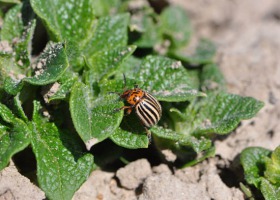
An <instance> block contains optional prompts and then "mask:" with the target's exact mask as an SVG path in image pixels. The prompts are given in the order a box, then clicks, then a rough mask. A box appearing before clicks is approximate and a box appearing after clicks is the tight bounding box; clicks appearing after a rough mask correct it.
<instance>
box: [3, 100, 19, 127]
mask: <svg viewBox="0 0 280 200" xmlns="http://www.w3.org/2000/svg"><path fill="white" fill-rule="evenodd" d="M0 117H1V118H2V119H3V120H4V121H5V122H7V123H13V122H14V121H15V119H16V117H15V116H14V114H13V113H12V111H11V110H10V109H9V108H8V107H7V106H5V105H4V104H1V103H0Z"/></svg>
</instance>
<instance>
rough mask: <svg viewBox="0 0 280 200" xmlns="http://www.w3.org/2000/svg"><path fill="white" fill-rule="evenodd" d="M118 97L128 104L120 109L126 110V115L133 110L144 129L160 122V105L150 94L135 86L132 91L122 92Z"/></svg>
mask: <svg viewBox="0 0 280 200" xmlns="http://www.w3.org/2000/svg"><path fill="white" fill-rule="evenodd" d="M120 97H121V98H122V99H124V100H126V102H127V103H128V104H130V105H129V106H123V107H122V108H120V109H123V110H126V111H127V112H126V113H127V114H130V113H131V111H132V110H133V109H135V113H136V115H137V116H138V118H139V119H140V121H141V123H142V124H143V126H144V127H146V128H149V127H151V126H153V125H155V124H157V123H158V121H159V120H160V118H161V114H162V109H161V105H160V103H159V102H158V100H157V99H156V98H155V97H153V96H152V95H151V94H150V93H148V92H146V91H144V90H142V89H140V88H138V86H137V85H135V87H134V89H131V90H126V91H124V92H123V94H121V95H120Z"/></svg>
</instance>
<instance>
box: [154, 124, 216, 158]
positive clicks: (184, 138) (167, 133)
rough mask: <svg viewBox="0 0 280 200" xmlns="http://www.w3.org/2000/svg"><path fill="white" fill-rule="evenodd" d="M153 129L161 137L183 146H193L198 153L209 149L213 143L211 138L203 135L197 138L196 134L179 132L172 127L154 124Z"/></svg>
mask: <svg viewBox="0 0 280 200" xmlns="http://www.w3.org/2000/svg"><path fill="white" fill-rule="evenodd" d="M151 131H152V133H153V134H155V135H156V136H157V137H159V138H163V139H168V140H172V141H174V142H177V143H178V144H179V145H182V146H189V147H192V149H193V150H194V151H195V152H196V153H200V152H202V151H204V150H207V149H209V148H210V147H211V144H212V143H211V140H209V139H206V138H203V137H201V138H199V139H197V138H196V137H194V136H190V135H184V134H182V133H177V132H176V131H173V130H171V129H166V128H163V127H161V126H154V127H152V128H151Z"/></svg>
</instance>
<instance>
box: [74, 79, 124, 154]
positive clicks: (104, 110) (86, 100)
mask: <svg viewBox="0 0 280 200" xmlns="http://www.w3.org/2000/svg"><path fill="white" fill-rule="evenodd" d="M122 105H123V103H122V102H121V101H118V97H117V96H116V95H113V94H111V95H109V94H107V95H104V96H99V97H97V98H95V97H94V96H93V95H92V91H90V89H89V87H88V86H86V85H84V84H83V83H79V82H77V83H76V84H75V85H74V87H73V88H72V91H71V95H70V112H71V117H72V120H73V123H74V126H75V129H76V130H77V132H78V133H79V135H80V137H81V138H82V140H83V141H84V142H85V144H86V146H87V149H90V148H91V147H92V146H93V145H94V144H96V143H98V142H100V141H102V140H104V139H106V138H108V137H109V136H110V135H112V134H113V133H114V131H115V130H116V129H117V127H118V126H119V124H120V123H121V120H122V116H123V113H122V112H115V109H117V108H120V107H122Z"/></svg>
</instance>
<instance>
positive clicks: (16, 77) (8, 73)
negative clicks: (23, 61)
mask: <svg viewBox="0 0 280 200" xmlns="http://www.w3.org/2000/svg"><path fill="white" fill-rule="evenodd" d="M23 77H24V75H23V70H22V69H20V68H19V66H18V65H17V64H16V61H15V59H14V57H13V56H12V55H11V54H6V53H4V54H1V53H0V87H3V85H4V81H5V79H6V78H9V79H12V80H13V82H14V83H19V82H20V80H21V79H22V78H23ZM4 87H5V86H4ZM11 87H13V86H11ZM7 91H9V88H7Z"/></svg>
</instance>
